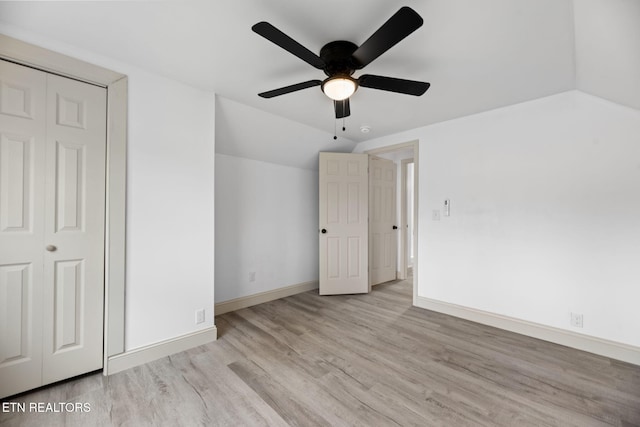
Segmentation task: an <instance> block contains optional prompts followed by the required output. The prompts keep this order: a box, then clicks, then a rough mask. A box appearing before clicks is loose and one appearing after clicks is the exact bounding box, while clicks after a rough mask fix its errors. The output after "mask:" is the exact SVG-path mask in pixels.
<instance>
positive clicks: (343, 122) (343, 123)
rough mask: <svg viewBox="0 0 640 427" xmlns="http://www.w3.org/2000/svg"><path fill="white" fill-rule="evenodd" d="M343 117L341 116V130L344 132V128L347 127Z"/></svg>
mask: <svg viewBox="0 0 640 427" xmlns="http://www.w3.org/2000/svg"><path fill="white" fill-rule="evenodd" d="M345 120H346V119H345V118H344V117H343V118H342V132H344V131H345V130H347V128H346V127H345Z"/></svg>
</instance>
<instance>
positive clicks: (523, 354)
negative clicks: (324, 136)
mask: <svg viewBox="0 0 640 427" xmlns="http://www.w3.org/2000/svg"><path fill="white" fill-rule="evenodd" d="M216 325H217V326H218V331H219V336H220V338H219V339H218V341H216V342H214V343H211V344H208V345H205V346H201V347H198V348H196V349H193V350H190V351H187V352H183V353H179V354H176V355H174V356H171V357H167V358H164V359H161V360H158V361H156V362H153V363H149V364H146V365H143V366H140V367H137V368H134V369H131V370H128V371H126V372H122V373H119V374H116V375H113V376H111V377H108V378H104V377H103V376H102V375H101V374H99V373H98V374H93V375H88V376H85V377H83V378H79V379H75V380H71V381H68V382H65V383H62V384H59V385H55V386H52V387H46V388H43V389H40V390H37V391H35V392H32V393H28V394H25V395H22V396H18V397H15V398H12V399H10V401H11V402H26V403H27V404H28V402H45V403H47V402H49V403H55V402H80V403H89V404H90V405H91V412H89V413H54V414H51V413H49V414H46V413H22V414H21V413H16V412H13V413H1V412H0V425H2V426H58V425H60V426H62V425H69V426H112V425H117V426H120V425H122V426H146V425H149V426H151V425H153V426H199V425H203V426H216V425H219V426H447V427H450V426H580V427H583V426H611V425H613V426H626V427H628V426H640V367H638V366H635V365H631V364H627V363H623V362H618V361H615V360H611V359H608V358H605V357H600V356H595V355H592V354H589V353H585V352H581V351H578V350H573V349H570V348H566V347H563V346H559V345H555V344H551V343H547V342H544V341H540V340H536V339H533V338H528V337H524V336H521V335H517V334H514V333H510V332H506V331H502V330H499V329H494V328H491V327H487V326H482V325H479V324H476V323H472V322H468V321H465V320H461V319H457V318H454V317H450V316H446V315H442V314H439V313H434V312H430V311H427V310H422V309H419V308H415V307H411V287H410V285H409V284H408V283H407V282H395V283H391V284H385V285H378V286H376V287H375V288H374V291H373V293H372V294H370V295H360V296H348V295H347V296H332V297H320V296H319V295H317V291H310V292H306V293H303V294H299V295H295V296H292V297H289V298H284V299H281V300H277V301H272V302H269V303H266V304H261V305H258V306H255V307H251V308H247V309H243V310H239V311H236V312H233V313H227V314H225V315H222V316H219V317H217V318H216Z"/></svg>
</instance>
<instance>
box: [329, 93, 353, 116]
mask: <svg viewBox="0 0 640 427" xmlns="http://www.w3.org/2000/svg"><path fill="white" fill-rule="evenodd" d="M333 107H334V108H335V110H336V119H342V118H344V117H349V116H350V115H351V107H350V106H349V98H347V99H343V100H342V101H333Z"/></svg>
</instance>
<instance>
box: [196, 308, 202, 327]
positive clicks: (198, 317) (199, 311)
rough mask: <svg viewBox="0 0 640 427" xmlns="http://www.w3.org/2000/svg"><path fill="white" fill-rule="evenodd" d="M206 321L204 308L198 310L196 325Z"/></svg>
mask: <svg viewBox="0 0 640 427" xmlns="http://www.w3.org/2000/svg"><path fill="white" fill-rule="evenodd" d="M200 323H204V308H201V309H200V310H196V325H199V324H200Z"/></svg>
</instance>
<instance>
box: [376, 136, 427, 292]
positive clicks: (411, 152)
mask: <svg viewBox="0 0 640 427" xmlns="http://www.w3.org/2000/svg"><path fill="white" fill-rule="evenodd" d="M366 153H367V154H369V155H372V156H376V157H380V158H383V159H388V160H391V161H393V162H394V163H396V165H397V170H398V173H397V177H396V182H397V184H396V185H397V187H396V188H397V195H398V196H397V197H396V199H397V200H396V212H397V218H398V223H399V224H398V228H399V231H400V232H399V233H398V242H397V245H398V252H397V253H398V256H397V279H399V280H411V281H412V287H413V305H415V302H416V296H417V290H418V215H417V212H418V181H419V180H418V141H411V142H406V143H401V144H395V145H390V146H386V147H380V148H376V149H373V150H369V151H366ZM372 242H373V239H370V245H371V243H372ZM369 249H370V251H371V250H372V248H371V247H370V248H369Z"/></svg>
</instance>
